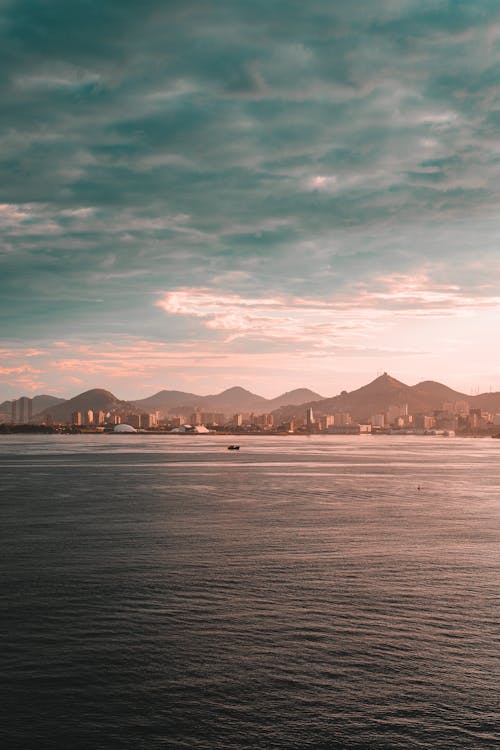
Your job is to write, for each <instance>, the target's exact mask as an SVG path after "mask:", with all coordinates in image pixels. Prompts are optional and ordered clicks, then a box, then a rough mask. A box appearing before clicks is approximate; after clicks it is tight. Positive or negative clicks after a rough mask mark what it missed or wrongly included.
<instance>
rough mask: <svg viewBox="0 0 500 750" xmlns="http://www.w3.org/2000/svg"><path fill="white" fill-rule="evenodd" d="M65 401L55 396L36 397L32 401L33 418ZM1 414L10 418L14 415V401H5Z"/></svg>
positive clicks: (0, 407)
mask: <svg viewBox="0 0 500 750" xmlns="http://www.w3.org/2000/svg"><path fill="white" fill-rule="evenodd" d="M65 400H66V399H64V398H56V397H55V396H45V395H42V396H35V397H34V398H33V401H32V404H33V405H32V409H33V416H35V414H40V412H42V411H44V410H45V409H48V408H49V407H50V406H56V405H57V404H62V403H63V402H64V401H65ZM0 412H3V413H5V414H8V415H9V416H10V415H11V413H12V401H4V402H3V403H2V404H0Z"/></svg>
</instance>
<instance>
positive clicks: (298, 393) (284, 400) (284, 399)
mask: <svg viewBox="0 0 500 750" xmlns="http://www.w3.org/2000/svg"><path fill="white" fill-rule="evenodd" d="M323 399H324V396H320V395H319V393H315V392H314V391H310V390H309V388H296V389H295V390H294V391H287V392H286V393H283V394H282V395H281V396H277V397H276V398H272V399H270V400H269V401H268V402H267V409H268V410H269V411H274V410H275V409H279V408H280V407H281V406H288V405H292V406H298V405H299V404H306V403H307V402H308V401H321V400H323Z"/></svg>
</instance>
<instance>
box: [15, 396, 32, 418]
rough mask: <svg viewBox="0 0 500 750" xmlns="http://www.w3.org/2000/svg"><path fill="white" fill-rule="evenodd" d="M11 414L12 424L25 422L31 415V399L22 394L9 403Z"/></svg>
mask: <svg viewBox="0 0 500 750" xmlns="http://www.w3.org/2000/svg"><path fill="white" fill-rule="evenodd" d="M11 416H12V422H13V423H14V424H26V423H27V422H30V421H31V418H32V416H33V399H32V398H27V397H26V396H22V397H21V398H18V399H15V400H14V401H13V402H12V405H11Z"/></svg>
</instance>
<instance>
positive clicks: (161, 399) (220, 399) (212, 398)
mask: <svg viewBox="0 0 500 750" xmlns="http://www.w3.org/2000/svg"><path fill="white" fill-rule="evenodd" d="M321 398H322V396H320V395H319V394H318V393H315V392H314V391H311V390H309V389H308V388H297V389H296V390H294V391H288V392H287V393H284V394H283V395H281V396H278V397H277V398H273V399H266V398H264V397H263V396H258V395H257V394H256V393H251V391H247V390H246V389H245V388H241V387H239V386H235V387H233V388H228V389H227V390H225V391H222V393H217V394H213V395H209V396H197V395H196V394H194V393H185V392H184V391H167V390H163V391H159V392H158V393H155V394H154V395H153V396H149V398H143V399H139V400H138V401H134V404H136V405H137V406H138V407H139V408H141V409H145V410H146V411H156V410H159V411H160V412H163V413H164V414H166V413H168V412H170V411H176V410H177V411H180V412H182V411H184V412H186V413H188V412H190V411H191V412H192V411H193V410H194V409H201V410H203V411H206V412H209V411H212V412H222V413H223V414H227V415H231V414H233V413H235V412H252V411H253V412H255V413H263V412H271V411H273V410H274V409H277V408H279V407H280V406H284V405H286V404H293V405H297V404H302V403H305V402H306V401H311V400H314V399H321Z"/></svg>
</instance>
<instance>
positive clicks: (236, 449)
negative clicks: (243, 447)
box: [227, 445, 240, 451]
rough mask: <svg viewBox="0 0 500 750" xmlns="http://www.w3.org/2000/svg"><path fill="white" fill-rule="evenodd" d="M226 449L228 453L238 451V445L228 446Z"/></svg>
mask: <svg viewBox="0 0 500 750" xmlns="http://www.w3.org/2000/svg"><path fill="white" fill-rule="evenodd" d="M227 449H228V451H239V449H240V446H239V445H228V446H227Z"/></svg>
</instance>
